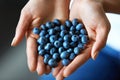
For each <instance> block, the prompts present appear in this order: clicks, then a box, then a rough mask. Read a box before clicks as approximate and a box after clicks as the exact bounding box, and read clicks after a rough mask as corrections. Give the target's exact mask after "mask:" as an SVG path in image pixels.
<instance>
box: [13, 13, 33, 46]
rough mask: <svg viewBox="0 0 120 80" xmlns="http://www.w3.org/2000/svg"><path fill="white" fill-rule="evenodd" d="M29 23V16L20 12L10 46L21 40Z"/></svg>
mask: <svg viewBox="0 0 120 80" xmlns="http://www.w3.org/2000/svg"><path fill="white" fill-rule="evenodd" d="M30 23H31V16H30V15H28V14H25V13H23V12H22V13H21V16H20V20H19V22H18V25H17V28H16V33H15V37H14V38H13V41H12V43H11V45H12V46H16V45H17V44H19V43H20V42H21V40H22V39H23V37H24V36H25V33H26V30H27V29H28V27H29V25H30Z"/></svg>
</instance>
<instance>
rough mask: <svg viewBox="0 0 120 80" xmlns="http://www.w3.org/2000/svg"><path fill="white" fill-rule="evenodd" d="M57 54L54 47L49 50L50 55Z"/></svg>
mask: <svg viewBox="0 0 120 80" xmlns="http://www.w3.org/2000/svg"><path fill="white" fill-rule="evenodd" d="M56 52H57V49H56V48H55V47H53V48H51V49H50V54H51V55H53V54H54V53H56Z"/></svg>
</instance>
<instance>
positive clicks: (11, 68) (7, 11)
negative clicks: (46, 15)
mask: <svg viewBox="0 0 120 80" xmlns="http://www.w3.org/2000/svg"><path fill="white" fill-rule="evenodd" d="M26 2H27V0H0V10H1V11H0V26H1V28H0V80H37V79H38V76H37V74H36V73H31V72H30V71H29V70H28V67H27V59H26V51H25V47H26V45H25V44H26V43H25V39H24V40H23V41H22V42H21V44H19V45H18V46H17V47H11V46H10V44H11V41H12V38H13V37H14V34H15V28H16V25H17V22H18V20H19V16H20V11H21V9H22V7H23V6H24V5H25V4H26ZM107 16H108V18H109V20H110V22H111V25H112V28H111V31H110V34H109V37H108V41H107V45H108V46H110V47H112V48H113V49H114V50H116V51H119V52H120V37H119V35H120V22H119V21H120V15H116V14H107ZM116 56H117V58H118V60H119V61H120V55H116ZM119 69H120V68H119Z"/></svg>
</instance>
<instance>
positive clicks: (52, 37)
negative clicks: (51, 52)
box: [49, 35, 57, 43]
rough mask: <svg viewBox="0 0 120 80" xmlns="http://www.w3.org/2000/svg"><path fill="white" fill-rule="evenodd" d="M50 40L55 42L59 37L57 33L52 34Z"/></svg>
mask: <svg viewBox="0 0 120 80" xmlns="http://www.w3.org/2000/svg"><path fill="white" fill-rule="evenodd" d="M49 40H50V42H51V43H54V42H55V41H56V40H57V37H56V36H55V35H51V36H50V38H49Z"/></svg>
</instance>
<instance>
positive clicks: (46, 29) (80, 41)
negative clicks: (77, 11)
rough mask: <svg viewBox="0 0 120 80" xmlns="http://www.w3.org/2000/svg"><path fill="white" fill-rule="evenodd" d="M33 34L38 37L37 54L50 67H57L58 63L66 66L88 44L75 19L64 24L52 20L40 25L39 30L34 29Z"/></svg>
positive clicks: (81, 26)
mask: <svg viewBox="0 0 120 80" xmlns="http://www.w3.org/2000/svg"><path fill="white" fill-rule="evenodd" d="M33 33H34V34H37V35H39V36H40V37H39V38H38V40H37V43H38V53H39V55H41V56H43V57H44V63H45V64H46V65H49V66H50V67H56V66H58V63H59V62H60V61H61V62H62V64H63V66H67V65H68V64H69V63H70V62H71V61H72V60H73V59H74V58H75V57H76V56H77V55H79V54H80V53H81V51H82V50H83V49H85V45H86V44H87V42H88V35H87V31H86V29H85V28H84V26H83V24H82V23H79V21H78V20H77V19H74V20H72V21H69V20H66V21H65V23H64V24H61V21H60V20H58V19H54V20H53V21H52V22H50V21H49V22H46V23H45V24H42V25H40V28H37V27H35V28H34V29H33Z"/></svg>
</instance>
